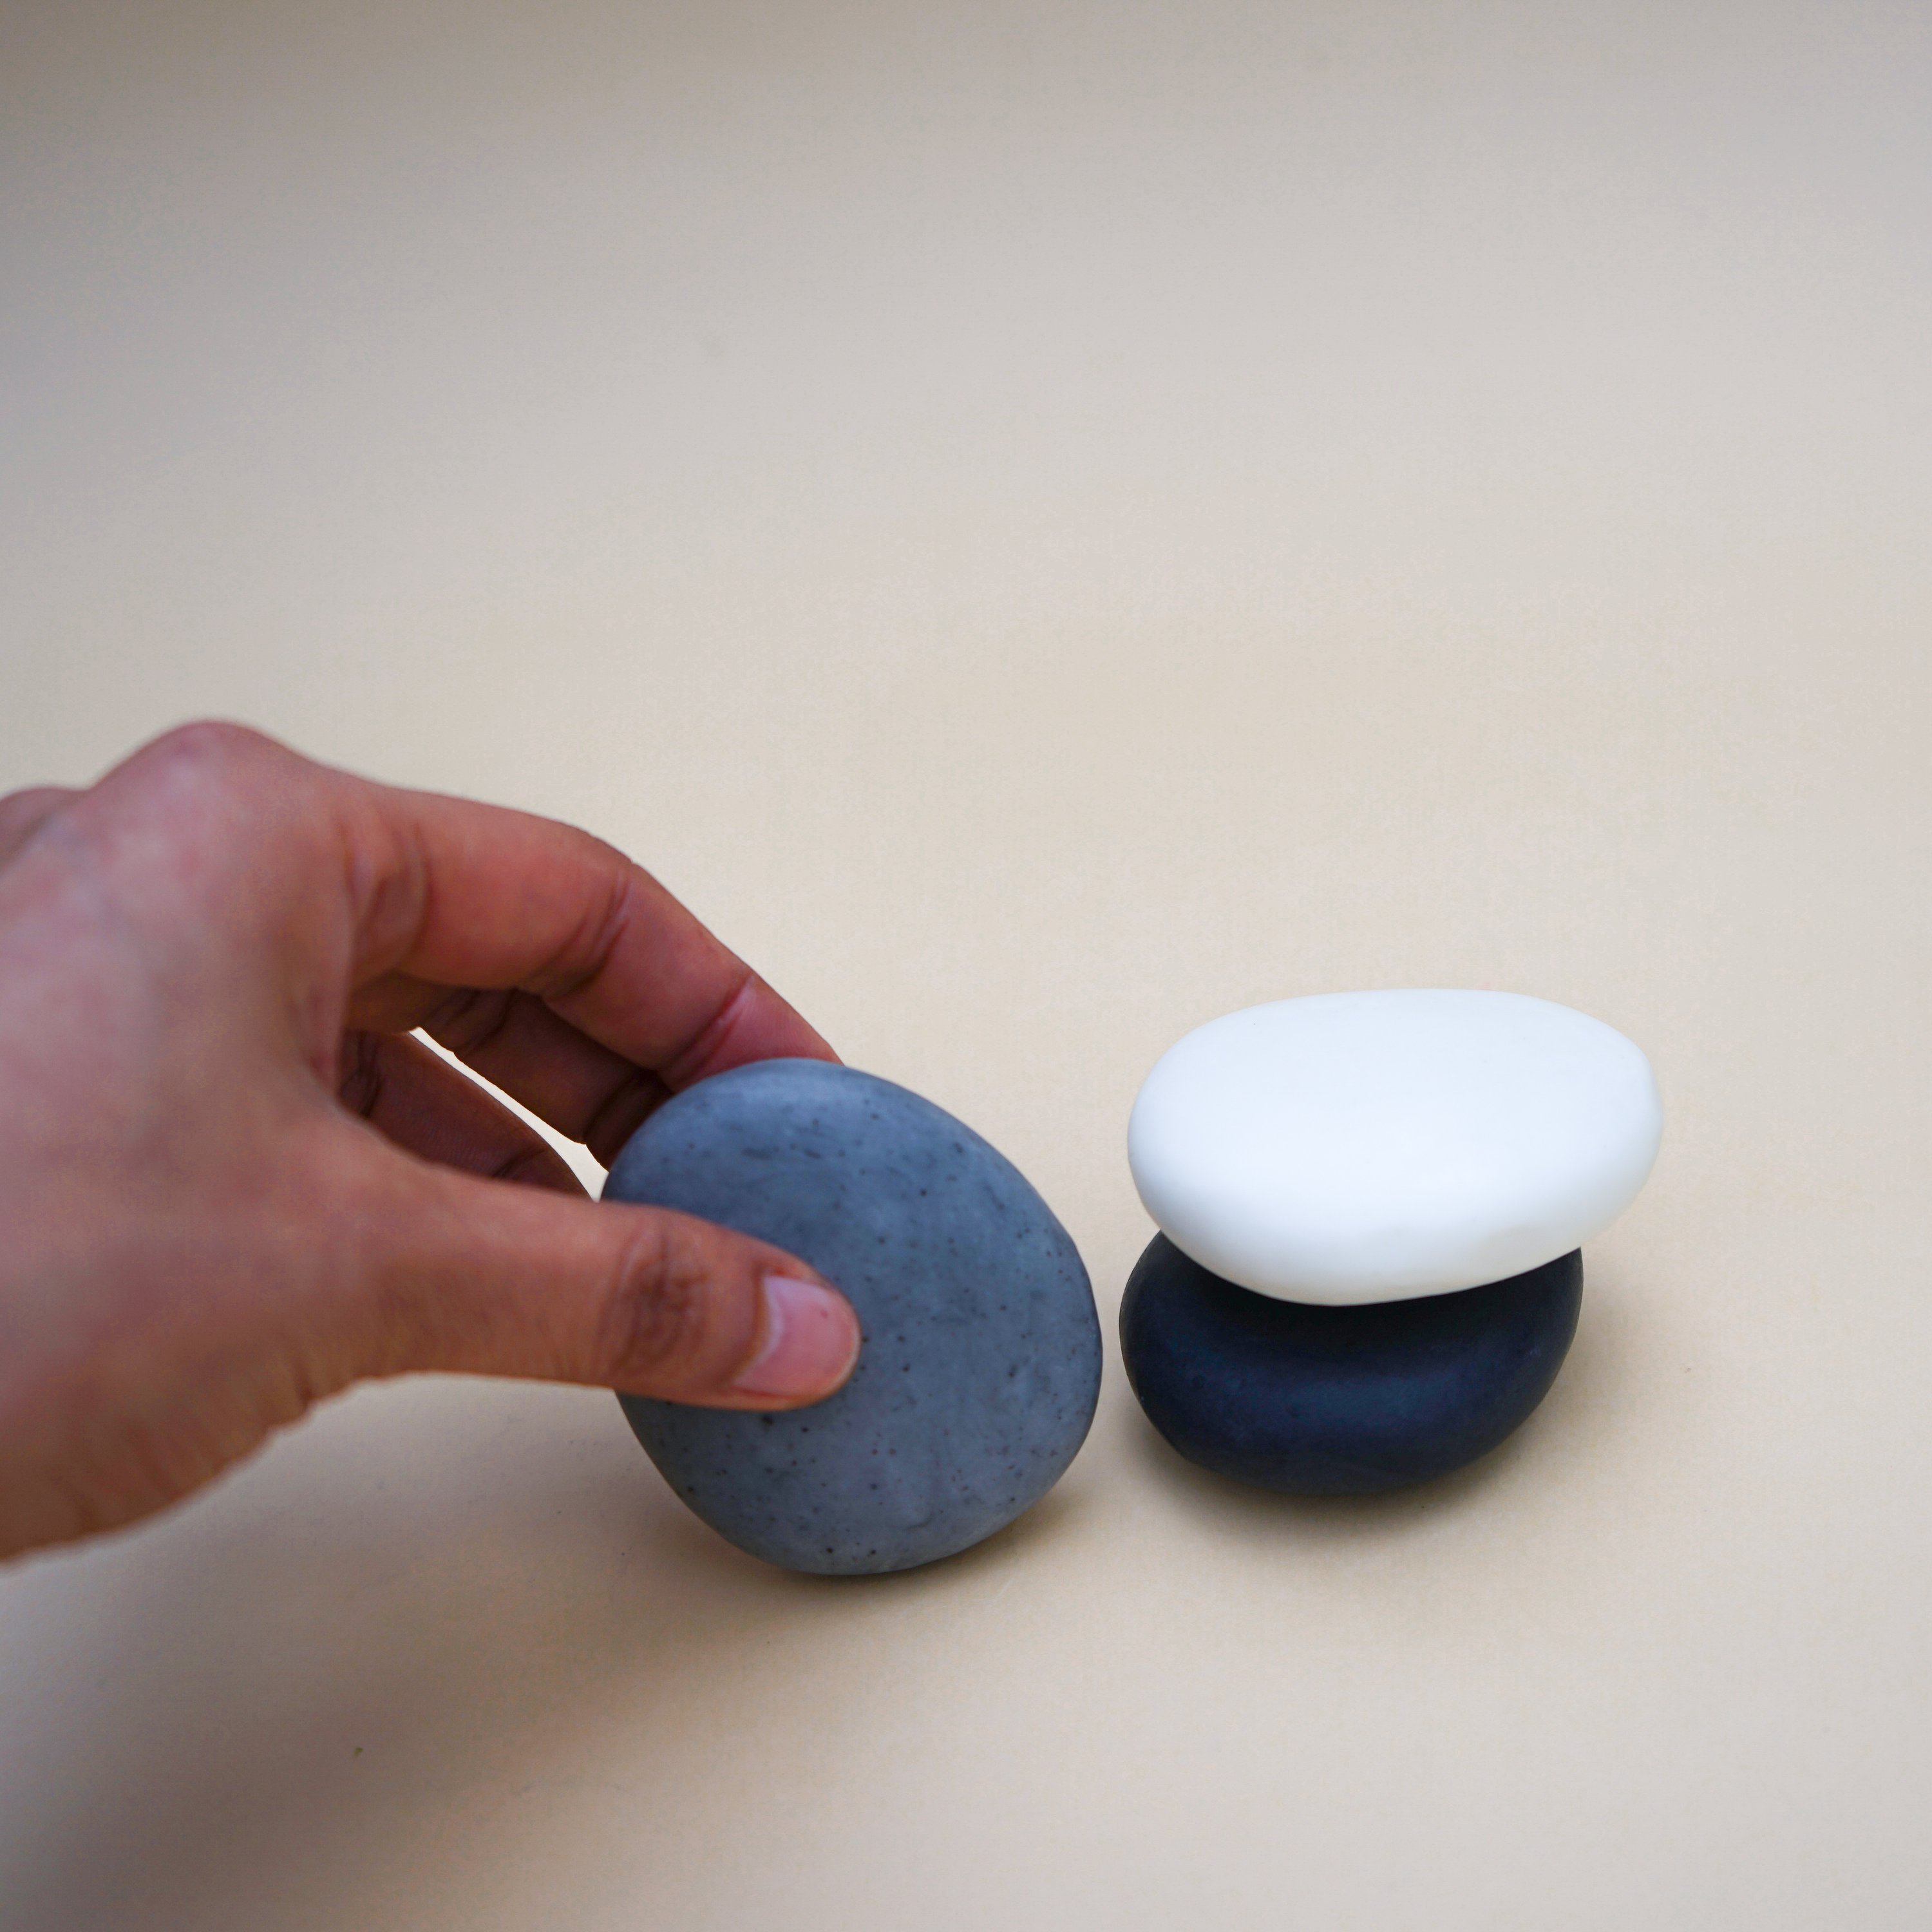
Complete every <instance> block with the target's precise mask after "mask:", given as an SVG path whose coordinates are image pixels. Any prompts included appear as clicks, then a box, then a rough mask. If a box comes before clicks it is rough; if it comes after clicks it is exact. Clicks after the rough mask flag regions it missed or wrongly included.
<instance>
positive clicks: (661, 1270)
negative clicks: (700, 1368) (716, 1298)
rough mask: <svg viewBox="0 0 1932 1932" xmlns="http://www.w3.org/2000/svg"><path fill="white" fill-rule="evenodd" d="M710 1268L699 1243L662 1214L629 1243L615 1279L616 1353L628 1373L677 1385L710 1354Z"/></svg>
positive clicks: (612, 1340) (617, 1368) (612, 1353)
mask: <svg viewBox="0 0 1932 1932" xmlns="http://www.w3.org/2000/svg"><path fill="white" fill-rule="evenodd" d="M709 1285H710V1284H709V1271H708V1270H707V1269H706V1266H705V1263H704V1258H703V1255H702V1253H700V1249H699V1247H698V1244H697V1243H696V1242H695V1241H693V1240H692V1239H691V1237H690V1236H689V1235H688V1234H686V1233H685V1232H683V1230H682V1229H681V1228H680V1227H679V1226H678V1225H677V1223H676V1222H675V1221H674V1220H672V1219H670V1218H669V1217H662V1218H660V1217H652V1219H651V1220H649V1221H647V1222H646V1223H644V1224H643V1226H642V1227H640V1229H639V1230H638V1232H637V1233H636V1234H635V1235H633V1236H632V1237H631V1239H630V1241H628V1242H627V1243H626V1244H625V1248H624V1250H623V1253H622V1255H621V1256H619V1259H618V1263H617V1266H616V1271H615V1274H614V1275H613V1280H612V1283H611V1292H610V1325H609V1334H608V1341H609V1346H608V1357H609V1361H610V1366H611V1368H612V1370H613V1373H614V1374H615V1375H616V1376H618V1377H619V1378H620V1379H632V1378H634V1379H638V1380H640V1381H646V1382H659V1383H672V1382H677V1381H679V1380H681V1379H682V1378H683V1377H684V1376H686V1375H687V1374H688V1373H689V1372H690V1371H691V1370H692V1369H693V1368H694V1367H695V1366H696V1365H697V1362H698V1361H699V1359H700V1357H701V1355H702V1354H703V1345H704V1340H705V1331H706V1319H705V1318H706V1313H707V1309H708V1302H709V1295H708V1290H709Z"/></svg>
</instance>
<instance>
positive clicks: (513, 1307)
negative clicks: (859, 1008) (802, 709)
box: [0, 724, 859, 1556]
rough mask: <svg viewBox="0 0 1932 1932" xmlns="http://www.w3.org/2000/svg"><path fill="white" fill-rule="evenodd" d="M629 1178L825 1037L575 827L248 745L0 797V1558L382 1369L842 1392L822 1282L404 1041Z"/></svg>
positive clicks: (170, 746)
mask: <svg viewBox="0 0 1932 1932" xmlns="http://www.w3.org/2000/svg"><path fill="white" fill-rule="evenodd" d="M413 1028H421V1029H422V1031H424V1032H425V1033H426V1034H428V1035H429V1037H431V1038H432V1039H434V1040H437V1042H438V1043H440V1044H441V1045H442V1046H444V1047H446V1048H447V1049H449V1051H450V1052H452V1053H454V1054H455V1055H456V1056H457V1057H458V1058H459V1059H460V1060H462V1061H464V1062H465V1063H466V1064H467V1065H469V1066H470V1067H473V1068H475V1070H476V1071H477V1072H478V1073H481V1074H483V1075H484V1076H486V1077H487V1079H490V1081H492V1082H494V1083H495V1084H496V1085H497V1086H498V1087H499V1088H501V1089H502V1091H505V1092H506V1093H508V1094H511V1095H512V1096H513V1097H514V1098H515V1099H516V1100H517V1101H519V1102H520V1103H521V1104H522V1105H523V1106H526V1107H527V1108H528V1109H529V1110H530V1111H531V1112H532V1113H534V1114H535V1115H537V1116H538V1117H539V1118H541V1119H543V1120H544V1121H547V1122H548V1123H550V1125H552V1126H553V1127H556V1129H558V1130H559V1131H560V1132H561V1133H563V1134H565V1136H569V1137H570V1138H571V1139H576V1140H578V1141H581V1142H583V1143H584V1144H585V1145H587V1146H588V1147H589V1149H590V1150H591V1151H592V1154H595V1156H596V1157H598V1159H599V1160H601V1161H604V1163H608V1162H609V1161H610V1159H611V1158H612V1157H613V1155H614V1154H616V1151H617V1149H618V1148H619V1147H621V1146H622V1145H623V1143H624V1142H625V1139H628V1136H629V1135H630V1134H631V1132H632V1130H634V1128H635V1127H637V1124H639V1123H640V1121H643V1119H644V1118H646V1115H649V1113H650V1112H651V1111H652V1109H653V1108H655V1106H658V1105H659V1104H660V1103H661V1102H662V1101H663V1100H665V1099H666V1098H667V1097H668V1096H669V1095H670V1094H673V1093H675V1092H676V1091H679V1089H681V1088H684V1087H686V1086H688V1085H691V1083H692V1082H694V1081H697V1080H701V1079H704V1078H705V1077H706V1076H707V1075H709V1074H713V1073H722V1072H724V1070H726V1069H727V1068H729V1067H736V1066H739V1065H741V1064H743V1063H745V1061H752V1060H759V1059H763V1058H771V1057H773V1056H776V1055H802V1056H807V1057H811V1058H820V1059H826V1060H830V1059H832V1058H834V1055H832V1051H831V1049H829V1047H828V1046H826V1043H824V1041H823V1040H821V1039H820V1037H818V1035H817V1034H816V1033H814V1031H812V1029H811V1028H810V1027H809V1026H808V1025H806V1024H805V1022H804V1021H803V1020H802V1019H800V1018H799V1016H798V1015H797V1014H796V1013H794V1012H793V1010H792V1009H791V1008H790V1007H788V1006H787V1004H785V1003H784V1001H783V1000H781V998H779V997H778V995H777V994H775V992H772V989H770V988H769V986H766V984H765V983H764V982H763V980H760V979H759V978H758V977H757V975H756V974H754V973H753V972H752V971H751V970H750V968H748V967H747V966H745V965H744V964H743V963H742V962H741V961H739V960H738V959H735V958H734V957H733V956H732V955H731V954H730V953H729V952H727V950H725V948H724V947H722V946H721V945H720V944H718V941H716V940H715V938H712V936H711V935H710V934H709V933H708V932H706V931H705V930H704V929H703V927H702V926H700V925H699V923H698V922H697V920H696V919H694V918H693V917H692V916H691V914H690V913H688V912H687V911H685V909H684V908H683V907H682V906H680V905H679V904H678V903H677V902H676V900H674V899H673V898H671V897H670V895H669V894H668V893H667V892H665V891H664V889H663V887H662V886H660V885H658V883H657V882H656V881H655V880H653V879H652V878H651V877H650V876H649V874H647V873H645V872H643V871H641V870H640V869H639V868H637V866H636V865H633V864H632V863H631V862H630V861H629V860H628V859H626V858H625V857H624V856H623V855H622V853H619V852H616V851H615V850H612V849H611V848H610V847H609V846H607V845H604V844H601V843H600V842H599V841H597V840H596V839H594V838H590V837H589V836H588V835H586V834H585V833H583V832H578V831H575V830H573V829H571V828H569V827H568V826H562V825H557V824H554V823H550V821H548V820H544V819H541V818H535V817H529V816H528V815H526V814H523V813H519V812H514V811H502V810H499V809H498V808H494V807H492V806H488V805H477V804H473V803H470V802H466V801H464V800H460V799H449V798H443V797H437V796H432V795H431V794H428V793H421V792H413V791H407V790H398V789H395V788H394V787H388V786H383V785H378V784H371V783H369V782H368V781H365V780H362V779H360V778H353V777H351V776H350V775H348V774H347V773H345V772H339V771H335V770H332V769H329V768H328V767H326V766H322V765H319V764H316V763H312V762H311V761H310V760H308V759H305V758H303V757H299V756H298V755H297V754H296V753H294V752H293V751H290V750H288V749H287V748H285V747H284V746H282V745H278V744H277V743H275V742H274V741H272V739H267V738H265V737H263V736H260V735H259V734H257V733H254V732H251V731H248V730H242V728H240V727H236V726H233V725H225V724H196V725H190V726H188V727H185V728H184V729H182V730H178V731H174V732H171V733H169V734H168V735H167V736H166V737H163V738H161V739H158V740H157V741H156V742H154V743H153V744H151V745H148V746H146V747H145V748H144V749H142V750H141V751H138V752H136V754H134V756H133V757H131V758H130V759H128V760H127V762H126V763H124V764H121V765H120V766H118V767H116V768H115V769H114V770H113V771H112V772H109V773H108V775H107V776H106V777H105V778H102V779H101V781H100V782H99V783H98V784H95V785H93V786H92V787H89V788H88V789H86V790H65V789H57V788H46V789H40V790H32V791H26V792H20V793H15V794H13V796H10V797H7V798H5V799H0V1096H4V1097H5V1107H4V1109H0V1230H4V1234H3V1235H0V1556H6V1555H12V1554H15V1553H19V1552H20V1551H23V1550H28V1549H32V1548H34V1547H38V1546H41V1545H44V1544H54V1543H59V1542H64V1541H69V1540H71V1539H73V1538H78V1537H82V1536H86V1535H90V1534H92V1533H94V1532H98V1531H101V1530H104V1529H112V1528H113V1527H115V1526H118V1525H121V1524H124V1523H131V1522H133V1521H134V1520H136V1519H138V1518H139V1517H144V1516H146V1515H148V1514H151V1513H152V1512H153V1511H157V1510H159V1509H161V1508H164V1507H166V1505H169V1504H170V1503H172V1502H175V1501H176V1500H177V1499H179V1498H181V1497H183V1496H187V1494H188V1493H190V1491H192V1490H195V1489H196V1488H198V1487H200V1486H201V1485H202V1484H205V1483H206V1482H208V1481H209V1480H210V1479H211V1478H213V1477H214V1476H215V1475H217V1474H218V1473H219V1472H220V1471H221V1470H223V1469H225V1468H226V1467H227V1466H229V1465H230V1464H231V1463H234V1462H236V1460H239V1458H241V1457H244V1456H246V1455H247V1454H249V1452H250V1451H252V1450H253V1449H254V1448H256V1447H257V1445H259V1444H260V1442H262V1441H263V1439H265V1438H266V1436H268V1435H269V1433H271V1432H272V1431H273V1430H276V1429H278V1428H279V1427H283V1426H284V1425H286V1424H289V1423H291V1422H293V1421H295V1420H296V1418H299V1416H301V1415H303V1414H304V1413H305V1412H306V1411H307V1410H308V1409H309V1408H310V1407H311V1406H313V1405H314V1403H317V1402H320V1401H321V1400H323V1399H324V1398H325V1397H328V1396H330V1395H332V1394H335V1393H337V1392H338V1391H341V1390H342V1389H344V1388H347V1387H348V1386H349V1385H350V1384H351V1383H352V1382H356V1381H359V1380H361V1379H365V1378H367V1377H371V1376H395V1375H401V1374H404V1373H409V1372H410V1371H413V1370H444V1371H449V1370H455V1371H460V1372H466V1373H476V1374H483V1375H499V1376H528V1377H536V1378H541V1379H547V1380H553V1381H559V1382H583V1383H589V1384H592V1385H601V1386H604V1387H607V1388H617V1389H620V1390H622V1391H625V1392H627V1393H631V1394H639V1395H650V1396H656V1397H662V1398H664V1399H667V1400H672V1401H676V1402H688V1403H700V1404H703V1405H707V1406H716V1407H724V1408H736V1409H790V1408H796V1407H798V1406H802V1404H804V1403H808V1402H812V1401H816V1400H820V1398H822V1397H824V1396H826V1395H828V1394H830V1393H831V1392H832V1391H833V1390H834V1389H835V1388H838V1386H839V1385H841V1383H842V1382H844V1379H845V1378H846V1377H847V1375H849V1374H850V1372H851V1369H852V1366H853V1363H854V1361H856V1357H857V1353H858V1349H859V1330H858V1325H857V1322H856V1319H855V1318H854V1316H853V1313H852V1311H851V1310H850V1307H849V1306H848V1305H847V1304H846V1303H845V1301H844V1300H843V1299H842V1298H841V1297H839V1296H838V1295H837V1294H836V1293H835V1292H834V1291H833V1290H832V1289H831V1288H830V1287H829V1286H828V1285H826V1283H823V1282H822V1281H821V1280H820V1279H819V1278H818V1277H817V1276H816V1275H815V1274H814V1272H813V1271H812V1270H811V1269H810V1268H808V1267H806V1266H805V1265H804V1264H803V1263H802V1262H799V1260H797V1259H796V1258H795V1257H793V1256H790V1255H787V1254H785V1253H782V1252H781V1251H780V1250H777V1249H774V1248H771V1247H766V1246H765V1245H764V1244H762V1243H760V1242H757V1241H751V1240H748V1239H747V1238H745V1237H743V1236H742V1235H736V1234H733V1233H731V1232H727V1230H725V1229H721V1228H718V1227H716V1226H712V1225H711V1224H710V1223H706V1222H702V1221H697V1220H691V1219H690V1218H689V1217H685V1216H683V1215H679V1214H670V1213H668V1212H665V1211H658V1210H655V1209H651V1208H635V1207H619V1206H616V1205H594V1204H592V1202H589V1201H588V1200H586V1199H585V1198H584V1196H583V1190H581V1188H580V1187H579V1186H578V1185H577V1182H576V1181H575V1179H574V1178H573V1176H572V1175H571V1172H570V1170H569V1169H568V1166H566V1165H565V1163H564V1162H563V1161H562V1160H560V1159H559V1157H558V1156H557V1155H556V1153H555V1152H554V1151H553V1150H552V1149H551V1148H550V1147H549V1146H547V1145H546V1144H545V1143H544V1141H543V1140H542V1139H541V1137H540V1136H538V1135H537V1134H535V1133H534V1132H532V1130H530V1129H529V1127H527V1126H526V1125H525V1124H523V1122H521V1121H519V1120H518V1119H517V1118H516V1117H515V1116H514V1115H512V1114H511V1113H510V1112H508V1110H507V1109H505V1108H503V1107H502V1106H500V1105H499V1103H497V1102H496V1100H493V1098H491V1097H490V1096H489V1095H488V1094H486V1093H485V1092H484V1090H483V1089H482V1088H480V1087H479V1086H478V1085H476V1084H475V1082H472V1081H471V1080H469V1079H467V1078H466V1077H465V1076H464V1075H463V1074H462V1073H460V1072H459V1071H458V1070H457V1069H455V1068H454V1067H451V1066H450V1065H449V1064H448V1063H447V1062H446V1061H443V1059H441V1058H439V1056H438V1055H436V1054H435V1053H434V1052H431V1050H430V1049H429V1048H428V1046H425V1045H424V1044H423V1043H422V1041H421V1040H417V1039H415V1038H413V1037H411V1029H413Z"/></svg>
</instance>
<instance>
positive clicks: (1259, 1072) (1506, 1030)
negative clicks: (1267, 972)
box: [1127, 990, 1664, 1304]
mask: <svg viewBox="0 0 1932 1932" xmlns="http://www.w3.org/2000/svg"><path fill="white" fill-rule="evenodd" d="M1663 1130H1664V1109H1663V1103H1662V1102H1661V1100H1660V1099H1659V1097H1658V1091H1657V1082H1656V1081H1655V1078H1654V1077H1653V1076H1652V1073H1651V1070H1650V1064H1649V1061H1647V1060H1646V1059H1645V1058H1644V1056H1643V1054H1642V1053H1641V1052H1639V1051H1638V1049H1637V1048H1636V1047H1635V1046H1633V1045H1632V1044H1631V1042H1630V1041H1629V1040H1626V1039H1625V1037H1623V1035H1622V1034H1620V1033H1619V1032H1617V1031H1616V1030H1615V1029H1614V1028H1611V1027H1608V1026H1606V1025H1604V1023H1603V1022H1601V1020H1595V1019H1591V1018H1590V1017H1589V1016H1588V1015H1587V1014H1585V1013H1577V1012H1575V1011H1574V1010H1572V1009H1571V1008H1570V1007H1560V1006H1556V1005H1554V1004H1552V1003H1551V1002H1550V1001H1547V1000H1537V999H1531V998H1527V997H1526V996H1525V995H1522V994H1520V993H1487V992H1454V991H1442V990H1432V991H1416V992H1368V993H1322V994H1316V995H1313V996H1311V997H1309V998H1304V999H1296V1000H1278V1001H1274V1002H1273V1003H1272V1004H1269V1005H1267V1006H1262V1007H1249V1008H1248V1009H1247V1010H1245V1011H1244V1012H1241V1013H1229V1014H1228V1015H1227V1016H1225V1017H1224V1018H1223V1019H1217V1020H1211V1021H1210V1022H1208V1024H1207V1025H1205V1026H1202V1027H1197V1028H1196V1029H1195V1031H1193V1032H1192V1033H1190V1034H1188V1035H1187V1037H1185V1038H1184V1039H1183V1040H1181V1041H1179V1042H1178V1043H1177V1044H1176V1045H1175V1046H1173V1047H1172V1048H1171V1049H1169V1052H1167V1053H1166V1055H1163V1057H1162V1058H1161V1060H1160V1061H1159V1063H1158V1064H1157V1065H1156V1066H1155V1067H1154V1071H1153V1072H1152V1073H1150V1074H1149V1075H1148V1077H1147V1080H1146V1082H1145V1084H1144V1085H1142V1088H1141V1091H1140V1096H1139V1099H1138V1100H1136V1102H1135V1103H1134V1111H1133V1118H1132V1121H1130V1124H1129V1126H1128V1130H1127V1157H1128V1160H1129V1162H1130V1165H1131V1166H1132V1167H1133V1177H1134V1184H1135V1186H1136V1187H1137V1188H1138V1189H1139V1191H1140V1197H1141V1199H1142V1202H1143V1203H1144V1204H1145V1206H1146V1208H1147V1211H1148V1213H1149V1214H1151V1215H1152V1216H1153V1217H1154V1220H1156V1221H1157V1223H1159V1224H1160V1229H1161V1232H1163V1234H1165V1235H1166V1236H1167V1238H1168V1239H1169V1241H1172V1242H1173V1244H1175V1247H1178V1248H1179V1249H1180V1250H1181V1251H1182V1253H1184V1254H1186V1255H1187V1256H1190V1257H1191V1258H1192V1259H1193V1260H1195V1261H1196V1262H1199V1263H1200V1264H1201V1265H1202V1267H1203V1268H1207V1269H1209V1270H1210V1271H1212V1272H1213V1273H1214V1274H1217V1275H1220V1276H1221V1277H1223V1279H1224V1280H1228V1281H1232V1282H1234V1283H1237V1284H1238V1285H1239V1286H1241V1287H1243V1288H1247V1289H1253V1290H1255V1291H1256V1292H1258V1293H1259V1294H1262V1295H1274V1296H1277V1297H1278V1298H1280V1299H1282V1300H1283V1301H1305V1302H1322V1303H1330V1304H1353V1303H1358V1302H1370V1301H1404V1300H1407V1299H1409V1298H1412V1297H1415V1296H1418V1295H1445V1294H1450V1293H1453V1292H1455V1291H1457V1290H1458V1289H1466V1288H1475V1287H1478V1286H1481V1285H1482V1284H1484V1283H1488V1282H1493V1281H1501V1280H1505V1279H1507V1278H1508V1277H1511V1276H1513V1275H1518V1274H1524V1273H1526V1272H1527V1271H1529V1270H1530V1269H1532V1268H1541V1266H1542V1265H1544V1263H1545V1262H1550V1261H1554V1260H1555V1259H1556V1258H1557V1257H1558V1256H1560V1255H1565V1254H1568V1253H1569V1252H1570V1251H1571V1250H1572V1249H1574V1248H1577V1247H1581V1246H1582V1245H1583V1243H1584V1242H1585V1241H1588V1240H1589V1239H1590V1238H1591V1237H1592V1236H1593V1235H1597V1234H1599V1233H1601V1232H1602V1230H1603V1229H1605V1228H1607V1227H1608V1226H1610V1223H1612V1222H1613V1221H1614V1220H1616V1218H1617V1217H1618V1216H1619V1214H1622V1212H1623V1211H1624V1210H1625V1208H1628V1206H1629V1205H1630V1204H1631V1202H1632V1201H1633V1200H1634V1199H1636V1197H1637V1190H1639V1189H1640V1187H1643V1184H1644V1181H1645V1179H1646V1177H1647V1176H1648V1175H1649V1172H1650V1170H1651V1167H1652V1163H1654V1162H1655V1160H1656V1158H1657V1151H1658V1145H1659V1142H1660V1141H1661V1138H1662V1135H1663Z"/></svg>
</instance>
